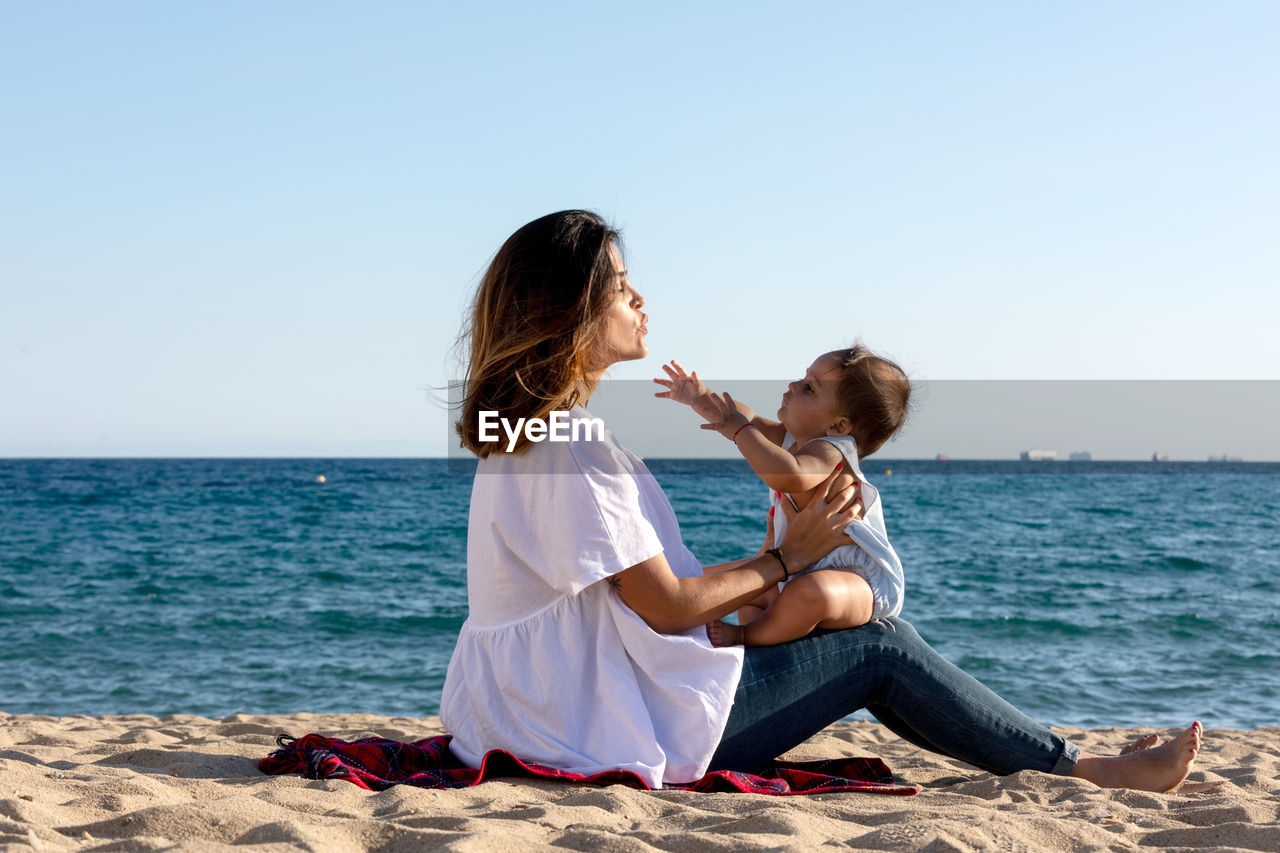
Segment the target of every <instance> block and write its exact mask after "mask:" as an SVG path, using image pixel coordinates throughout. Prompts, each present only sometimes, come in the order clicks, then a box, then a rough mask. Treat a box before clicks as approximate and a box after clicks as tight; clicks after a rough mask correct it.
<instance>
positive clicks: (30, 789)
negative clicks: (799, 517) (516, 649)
mask: <svg viewBox="0 0 1280 853" xmlns="http://www.w3.org/2000/svg"><path fill="white" fill-rule="evenodd" d="M312 731H314V732H318V733H320V734H324V735H329V736H334V737H341V738H344V739H354V738H357V737H365V736H368V735H371V734H377V735H381V736H384V737H390V738H394V739H396V740H406V741H408V740H416V739H419V738H422V737H427V736H430V735H434V734H439V733H440V732H441V729H440V725H439V720H438V719H436V718H424V719H410V718H405V717H377V716H371V715H366V714H343V715H320V714H314V715H313V714H296V715H273V716H258V715H248V714H236V715H234V716H230V717H226V718H224V719H221V720H214V719H207V718H204V717H195V716H184V715H179V716H172V717H165V718H163V719H157V718H155V717H149V716H120V717H88V716H72V717H56V718H55V717H42V716H29V715H21V716H13V715H6V714H0V770H2V771H3V772H2V773H0V849H3V850H6V851H7V850H37V851H45V850H49V851H54V850H103V851H106V850H121V851H124V850H200V851H204V850H223V849H226V850H236V851H244V850H281V851H283V850H323V851H328V850H333V851H340V850H352V851H366V850H405V851H408V850H458V851H501V850H537V849H551V848H556V849H569V850H611V851H612V850H616V851H643V850H666V851H698V853H709V852H710V851H743V850H814V849H838V848H841V847H848V848H857V849H869V850H906V851H913V850H920V851H923V850H929V851H952V850H1004V851H1011V850H1028V851H1038V850H1072V851H1078V850H1128V849H1131V848H1135V847H1139V846H1141V847H1143V848H1144V849H1150V848H1156V849H1213V850H1234V849H1240V850H1280V822H1278V816H1280V728H1269V729H1258V730H1254V731H1235V730H1211V731H1209V732H1208V734H1207V737H1206V739H1205V749H1204V751H1203V752H1202V753H1201V756H1200V759H1199V762H1198V763H1197V765H1196V768H1195V770H1194V771H1193V772H1192V774H1191V776H1190V778H1189V779H1188V780H1187V782H1185V783H1184V784H1183V785H1182V787H1181V788H1180V789H1178V790H1177V791H1175V792H1174V793H1170V794H1147V793H1140V792H1134V791H1115V790H1102V789H1099V788H1096V787H1094V786H1093V785H1091V784H1089V783H1087V782H1082V781H1078V780H1074V779H1063V778H1056V777H1051V776H1047V775H1043V774H1040V773H1033V772H1026V773H1019V774H1016V775H1013V776H1008V777H1004V778H997V777H993V776H990V775H988V774H986V773H983V772H981V771H978V770H975V769H973V768H971V767H968V766H966V765H963V764H960V763H958V762H954V761H949V760H947V759H944V758H940V757H938V756H935V755H932V754H929V753H925V752H922V751H920V750H918V749H916V748H915V747H912V746H910V745H909V744H906V743H904V742H903V741H901V740H898V739H897V738H896V737H894V736H893V735H892V734H890V733H889V732H888V731H887V730H886V729H884V728H883V727H881V726H878V725H874V724H871V723H865V722H855V723H840V724H837V725H834V726H831V727H830V728H828V729H826V730H825V731H823V732H822V733H820V734H819V735H818V736H816V737H814V738H813V739H811V740H810V741H808V742H806V743H805V744H802V745H801V746H800V747H799V748H797V749H796V750H794V751H793V752H791V753H790V754H789V756H788V757H790V758H796V759H812V758H824V757H831V756H837V755H866V754H871V755H878V756H880V757H882V758H884V759H885V760H886V761H887V762H888V763H889V765H890V766H891V767H892V768H893V769H894V772H895V773H896V774H897V776H898V777H899V778H900V779H902V780H905V781H908V782H912V783H915V784H918V785H921V786H923V789H924V790H923V792H922V793H921V794H920V795H918V796H915V797H890V796H878V795H870V794H823V795H817V796H811V797H808V796H795V797H765V796H757V795H745V794H693V793H684V792H677V791H654V792H645V791H636V790H632V789H628V788H623V787H620V786H611V787H607V788H597V787H584V786H575V785H566V784H559V783H554V782H543V781H537V782H528V781H520V782H518V783H508V782H503V781H497V782H486V783H484V784H482V785H479V786H477V787H474V788H465V789H461V790H449V791H431V790H422V789H417V788H409V787H404V786H399V787H395V788H392V789H390V790H387V791H383V792H372V791H365V790H362V789H360V788H357V787H356V786H355V785H352V784H350V783H348V782H341V781H326V782H319V781H311V780H307V779H302V778H300V777H283V776H264V775H261V774H260V773H259V772H258V770H257V768H256V766H255V764H254V762H255V761H256V760H257V759H258V758H261V757H262V756H264V755H266V754H267V753H268V752H270V751H271V750H272V749H273V748H274V746H275V744H274V741H275V736H276V734H278V733H279V732H290V733H292V734H294V735H301V734H305V733H306V732H312ZM1060 731H1062V733H1063V734H1065V735H1067V736H1068V737H1071V738H1072V739H1074V740H1075V741H1076V742H1077V743H1079V744H1080V745H1081V746H1083V747H1084V748H1085V749H1089V750H1094V751H1107V752H1114V751H1116V750H1118V749H1119V748H1120V747H1121V746H1122V745H1123V744H1125V743H1127V742H1129V741H1130V740H1132V739H1133V738H1135V737H1137V736H1138V735H1139V734H1144V733H1146V731H1148V730H1139V729H1130V730H1125V729H1097V730H1090V731H1081V730H1079V729H1061V730H1060Z"/></svg>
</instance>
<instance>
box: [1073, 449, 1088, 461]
mask: <svg viewBox="0 0 1280 853" xmlns="http://www.w3.org/2000/svg"><path fill="white" fill-rule="evenodd" d="M1067 460H1068V461H1070V462H1092V461H1093V454H1092V453H1090V452H1089V451H1087V450H1077V451H1075V452H1074V453H1072V454H1071V455H1070V456H1068V457H1067Z"/></svg>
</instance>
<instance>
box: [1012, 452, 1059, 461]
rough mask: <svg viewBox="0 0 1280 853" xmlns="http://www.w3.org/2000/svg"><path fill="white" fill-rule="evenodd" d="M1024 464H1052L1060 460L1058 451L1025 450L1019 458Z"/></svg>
mask: <svg viewBox="0 0 1280 853" xmlns="http://www.w3.org/2000/svg"><path fill="white" fill-rule="evenodd" d="M1019 458H1020V459H1022V461H1023V462H1052V461H1053V460H1055V459H1057V458H1058V451H1056V450H1024V451H1022V454H1021V456H1020V457H1019Z"/></svg>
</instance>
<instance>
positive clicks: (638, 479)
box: [440, 408, 742, 788]
mask: <svg viewBox="0 0 1280 853" xmlns="http://www.w3.org/2000/svg"><path fill="white" fill-rule="evenodd" d="M590 417H591V416H590V415H589V414H588V413H587V412H586V410H584V409H582V408H575V409H573V410H572V411H571V413H570V418H571V420H572V421H587V420H588V419H590ZM590 435H591V438H590V439H588V438H585V437H582V436H580V437H579V440H577V441H567V442H560V441H554V442H553V441H549V440H547V441H542V442H541V443H537V444H532V445H530V446H529V447H528V449H527V450H525V451H524V452H522V453H515V454H512V453H505V452H503V451H502V449H498V450H496V451H495V452H494V453H491V454H490V455H489V456H487V457H486V458H484V459H481V460H480V462H479V464H478V466H477V468H476V475H475V482H474V484H473V486H472V490H471V511H470V517H469V523H468V529H467V601H468V605H469V609H470V613H469V616H468V618H467V621H466V622H465V623H464V624H463V626H462V631H461V632H460V634H459V636H458V643H457V646H456V647H455V648H454V650H453V657H452V659H451V660H450V661H449V671H448V674H447V675H446V676H445V683H444V691H443V694H442V696H441V700H440V718H441V721H442V722H443V724H444V726H445V728H446V729H448V730H449V731H450V732H451V733H452V734H453V736H454V739H453V741H452V743H451V746H450V748H451V749H452V750H453V753H454V754H455V755H456V756H457V757H458V758H459V759H460V760H461V761H462V762H464V763H465V764H467V765H468V766H471V767H478V766H479V763H480V759H481V758H482V757H483V756H484V754H485V753H486V752H488V751H489V750H491V749H505V750H507V751H509V752H511V753H513V754H514V755H516V756H517V757H519V758H522V759H524V760H526V761H532V762H537V763H539V764H547V765H551V766H553V767H558V768H560V769H562V770H568V771H571V772H574V773H598V772H601V771H605V770H613V769H623V770H630V771H633V772H634V773H636V774H638V775H639V776H640V777H642V778H643V779H644V780H645V782H647V783H648V784H649V785H650V786H652V787H655V788H656V787H660V786H661V785H662V784H663V783H664V782H666V783H672V782H689V781H692V780H694V779H697V778H698V777H700V776H702V775H703V774H704V773H705V772H706V769H707V765H708V763H709V762H710V760H711V756H712V755H713V753H714V752H715V749H716V746H717V745H718V744H719V742H720V736H721V735H722V734H723V732H724V726H725V723H726V721H727V720H728V718H729V709H730V707H731V706H732V704H733V696H734V692H735V691H736V690H737V686H738V679H739V677H740V676H741V674H742V649H741V648H740V647H732V648H723V649H717V648H714V647H712V646H711V644H710V642H708V640H707V636H706V631H705V629H704V628H703V627H702V626H698V627H696V628H692V629H690V630H688V631H685V632H684V633H682V634H659V633H656V632H655V631H654V630H653V629H652V628H650V627H649V626H648V625H647V624H646V623H645V622H644V620H643V619H641V618H640V617H639V616H637V615H636V614H635V613H634V612H633V611H632V610H631V609H630V608H628V607H627V606H626V605H625V604H623V603H622V601H621V600H620V599H619V598H618V596H617V595H616V594H615V593H614V592H613V590H612V589H611V588H610V586H609V584H608V582H607V581H606V580H605V579H606V578H608V577H609V576H610V575H612V574H614V573H616V572H620V571H622V570H623V569H627V568H630V567H631V566H634V565H636V564H637V563H641V562H643V561H644V560H647V559H649V558H650V557H653V556H655V555H657V554H665V555H666V559H667V562H668V563H669V564H670V566H671V571H672V572H673V573H674V574H675V575H676V576H678V577H693V576H696V575H700V574H701V573H702V566H701V564H700V563H699V562H698V560H697V559H696V558H695V557H694V556H693V554H692V553H690V551H689V549H687V548H686V547H685V546H684V543H683V542H682V541H681V539H680V528H679V525H678V524H677V523H676V517H675V513H674V512H673V511H672V509H671V504H670V503H669V502H668V501H667V497H666V495H665V494H663V492H662V489H661V488H659V487H658V484H657V482H656V481H655V480H654V478H653V475H652V474H650V473H649V470H648V469H647V468H645V466H644V463H643V462H641V461H640V459H639V458H637V457H636V456H634V455H632V454H631V453H629V452H627V451H626V450H625V449H624V448H623V447H622V446H621V445H619V444H618V443H617V441H615V440H614V438H613V435H612V434H611V433H609V432H608V430H605V431H604V435H603V440H599V434H598V432H592V433H590Z"/></svg>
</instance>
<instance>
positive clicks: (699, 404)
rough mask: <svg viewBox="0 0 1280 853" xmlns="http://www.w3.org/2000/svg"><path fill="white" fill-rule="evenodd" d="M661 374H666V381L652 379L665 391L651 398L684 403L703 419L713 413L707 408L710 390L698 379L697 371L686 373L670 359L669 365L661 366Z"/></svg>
mask: <svg viewBox="0 0 1280 853" xmlns="http://www.w3.org/2000/svg"><path fill="white" fill-rule="evenodd" d="M662 371H663V373H666V374H667V378H666V379H662V378H661V377H659V378H656V379H654V380H653V381H654V382H657V383H658V384H659V385H661V386H662V387H663V388H666V389H667V390H665V391H659V392H657V393H656V394H654V395H653V396H655V397H662V398H664V399H667V400H675V401H676V402H677V403H684V404H685V405H686V406H689V407H690V408H691V409H693V410H694V411H695V412H697V413H698V414H699V415H701V416H702V417H703V418H706V417H707V415H708V414H709V413H710V412H712V411H714V409H713V408H710V407H709V402H708V401H709V398H710V396H711V389H710V388H708V387H707V386H706V384H704V383H703V381H702V380H701V379H699V378H698V371H696V370H695V371H693V372H689V371H686V370H685V369H684V368H683V367H682V366H681V365H680V362H678V361H676V360H674V359H672V361H671V363H670V364H664V365H662Z"/></svg>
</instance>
